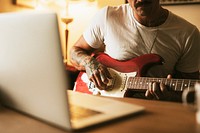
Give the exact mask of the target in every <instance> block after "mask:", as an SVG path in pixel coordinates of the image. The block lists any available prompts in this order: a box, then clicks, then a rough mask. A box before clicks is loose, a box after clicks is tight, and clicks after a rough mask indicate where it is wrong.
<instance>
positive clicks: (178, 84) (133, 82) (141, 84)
mask: <svg viewBox="0 0 200 133" xmlns="http://www.w3.org/2000/svg"><path fill="white" fill-rule="evenodd" d="M150 82H159V83H163V84H165V85H167V86H169V87H170V88H171V89H172V90H174V91H183V90H184V89H190V87H194V85H195V83H196V82H200V81H199V80H188V79H167V78H147V77H129V78H128V84H127V88H128V89H144V90H146V89H148V88H149V83H150Z"/></svg>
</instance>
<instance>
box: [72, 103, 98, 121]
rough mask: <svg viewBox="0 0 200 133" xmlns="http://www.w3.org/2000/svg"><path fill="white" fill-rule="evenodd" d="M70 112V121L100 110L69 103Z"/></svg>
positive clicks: (89, 115)
mask: <svg viewBox="0 0 200 133" xmlns="http://www.w3.org/2000/svg"><path fill="white" fill-rule="evenodd" d="M70 112H71V119H72V121H76V120H80V119H83V118H86V117H91V116H94V115H98V114H101V113H102V112H98V111H95V110H91V109H88V108H84V107H81V106H78V105H72V104H70Z"/></svg>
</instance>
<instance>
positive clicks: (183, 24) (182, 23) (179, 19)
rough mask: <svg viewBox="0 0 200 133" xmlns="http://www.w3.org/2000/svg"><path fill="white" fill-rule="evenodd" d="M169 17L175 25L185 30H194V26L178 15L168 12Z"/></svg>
mask: <svg viewBox="0 0 200 133" xmlns="http://www.w3.org/2000/svg"><path fill="white" fill-rule="evenodd" d="M170 17H171V22H174V23H177V25H179V26H181V27H184V28H186V29H196V26H195V25H194V24H192V23H191V22H189V21H188V20H186V19H185V18H183V17H181V16H179V15H176V14H175V13H173V12H170Z"/></svg>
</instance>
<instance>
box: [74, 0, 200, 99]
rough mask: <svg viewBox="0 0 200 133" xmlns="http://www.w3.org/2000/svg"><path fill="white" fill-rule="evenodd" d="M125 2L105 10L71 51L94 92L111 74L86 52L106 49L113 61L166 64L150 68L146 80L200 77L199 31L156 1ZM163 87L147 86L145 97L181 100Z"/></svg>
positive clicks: (100, 12) (105, 85) (152, 84)
mask: <svg viewBox="0 0 200 133" xmlns="http://www.w3.org/2000/svg"><path fill="white" fill-rule="evenodd" d="M128 3H129V4H124V5H121V6H118V7H109V6H108V7H105V8H103V9H102V10H100V11H99V12H98V13H97V14H96V16H95V18H94V19H93V22H92V23H91V24H90V26H89V27H88V28H87V29H86V31H85V32H84V33H83V35H82V36H81V37H80V39H79V40H78V41H77V42H76V43H75V45H74V46H73V47H72V49H71V62H72V64H73V65H74V66H75V67H76V68H77V69H79V70H86V73H87V75H88V77H89V79H90V80H91V81H92V82H94V84H95V85H96V86H97V87H98V88H99V89H106V87H107V84H108V80H109V78H112V77H111V76H110V73H109V72H108V70H107V68H106V67H105V66H104V65H103V64H101V63H99V62H98V61H97V60H96V59H95V58H94V57H91V56H90V55H91V53H93V52H94V51H95V50H97V49H100V48H101V47H105V53H106V54H108V55H109V56H110V57H112V58H113V59H117V60H121V61H123V60H129V59H132V58H135V57H138V56H141V55H143V54H148V53H155V54H158V55H160V56H161V57H162V58H163V59H164V61H165V63H164V64H163V65H158V66H153V67H151V68H150V69H149V70H148V73H147V76H151V77H168V78H169V77H171V76H172V77H173V78H187V79H198V78H199V69H200V67H199V64H200V54H199V52H197V51H196V50H199V49H200V37H199V31H198V29H197V28H196V27H195V26H194V25H192V24H190V23H189V22H187V21H186V20H184V19H182V18H180V17H178V16H176V15H175V14H173V13H172V12H170V11H168V10H167V9H164V8H163V7H161V6H160V4H159V0H128ZM169 89H170V88H169V87H167V86H166V85H164V84H163V83H157V82H152V83H150V84H149V89H148V90H147V91H146V93H145V97H146V98H148V99H157V100H171V101H180V100H181V97H180V94H177V93H175V92H173V91H170V90H169Z"/></svg>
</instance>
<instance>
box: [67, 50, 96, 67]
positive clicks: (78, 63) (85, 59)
mask: <svg viewBox="0 0 200 133" xmlns="http://www.w3.org/2000/svg"><path fill="white" fill-rule="evenodd" d="M70 56H71V61H72V64H73V65H75V67H79V68H82V69H84V67H85V66H86V65H87V64H88V63H89V62H90V61H91V60H92V58H93V57H91V56H90V53H87V52H86V51H84V50H83V49H81V48H79V47H72V49H71V51H70Z"/></svg>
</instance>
